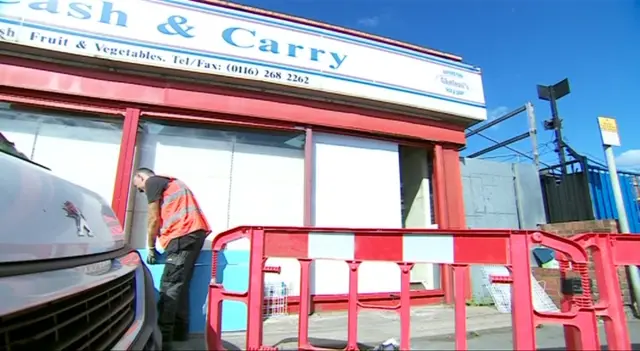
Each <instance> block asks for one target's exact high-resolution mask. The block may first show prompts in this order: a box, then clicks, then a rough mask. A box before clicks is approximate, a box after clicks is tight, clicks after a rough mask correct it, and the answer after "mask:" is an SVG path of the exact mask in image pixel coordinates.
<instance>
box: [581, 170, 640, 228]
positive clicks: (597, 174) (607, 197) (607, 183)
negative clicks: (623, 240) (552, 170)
mask: <svg viewBox="0 0 640 351" xmlns="http://www.w3.org/2000/svg"><path fill="white" fill-rule="evenodd" d="M587 169H588V178H589V192H590V195H591V202H592V203H593V212H594V216H595V218H596V219H618V211H617V210H616V205H615V202H614V199H613V190H612V189H611V178H610V176H609V171H607V170H606V169H604V168H602V167H599V166H592V165H590V166H589V167H588V168H587ZM618 179H619V180H620V188H621V190H622V199H623V200H624V207H625V209H626V210H627V217H628V220H629V229H630V230H631V232H632V233H638V232H640V207H639V203H638V200H640V192H639V190H640V188H639V186H638V185H639V181H640V173H632V172H620V171H618Z"/></svg>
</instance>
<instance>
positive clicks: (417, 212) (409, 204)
mask: <svg viewBox="0 0 640 351" xmlns="http://www.w3.org/2000/svg"><path fill="white" fill-rule="evenodd" d="M399 159H400V180H401V190H400V191H401V201H402V206H401V208H402V227H403V228H437V226H436V224H435V216H434V212H433V191H432V188H433V187H432V181H431V180H432V179H433V177H432V167H431V165H432V163H431V160H432V155H431V153H430V152H429V150H428V149H427V148H426V147H415V146H406V145H401V146H400V148H399ZM411 288H412V290H433V289H438V288H440V265H438V264H430V263H417V264H416V265H415V266H414V267H413V269H412V270H411Z"/></svg>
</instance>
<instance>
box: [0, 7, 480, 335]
mask: <svg viewBox="0 0 640 351" xmlns="http://www.w3.org/2000/svg"><path fill="white" fill-rule="evenodd" d="M0 49H1V52H0V132H1V133H2V134H3V135H5V137H7V138H8V139H10V140H11V141H13V142H14V143H15V144H16V146H17V148H18V149H19V150H20V151H21V152H23V153H24V154H25V155H27V156H28V157H29V158H31V159H32V160H33V161H35V162H38V163H41V164H43V165H45V166H47V167H49V168H51V169H52V171H53V172H55V173H57V174H59V175H60V176H62V177H64V178H67V179H69V180H71V181H74V182H76V183H77V184H80V185H83V186H85V187H87V188H89V189H91V190H93V191H95V192H96V193H98V194H100V195H101V196H103V197H104V198H105V199H109V200H112V204H113V208H114V210H115V212H116V214H117V215H118V217H119V218H120V219H121V220H122V221H123V223H124V224H125V227H126V230H127V233H128V235H129V239H130V242H131V243H132V245H134V246H136V247H138V248H140V249H144V247H145V239H144V236H145V232H146V213H145V210H146V205H145V202H144V198H143V197H141V196H140V195H137V194H136V193H135V192H132V191H131V187H130V181H131V176H132V171H133V170H134V169H135V168H136V167H149V168H152V169H154V170H155V171H156V172H157V173H160V174H167V175H171V176H175V177H178V178H180V179H182V180H184V181H185V182H186V183H187V184H188V185H189V186H190V187H191V188H192V189H193V191H194V192H195V194H196V196H197V198H198V200H199V202H200V203H201V205H202V207H203V210H204V211H205V213H206V215H207V217H208V218H209V221H210V222H211V224H212V226H213V229H214V232H215V233H217V232H221V231H224V230H226V229H229V228H232V227H235V226H238V225H253V224H256V225H281V226H303V225H304V226H325V227H368V228H376V227H379V228H398V227H436V226H438V227H440V228H452V229H455V228H465V223H464V207H463V202H462V201H463V200H462V184H461V176H460V166H459V153H458V150H459V148H460V147H461V146H463V145H464V143H465V137H464V130H465V128H466V127H467V126H469V125H471V124H473V123H477V122H478V121H481V120H484V119H485V118H486V110H485V106H484V94H483V88H482V80H481V75H480V70H479V69H478V68H477V67H474V66H472V65H468V64H464V63H462V62H461V59H460V58H459V57H456V56H454V55H450V54H445V53H441V52H437V51H434V50H430V49H425V48H420V47H415V46H413V45H409V44H405V43H400V42H396V41H393V40H389V39H385V38H380V37H375V36H371V35H368V34H364V33H360V32H355V31H351V30H347V29H344V28H338V27H334V26H330V25H326V24H322V23H316V22H312V21H307V20H304V19H300V18H293V17H289V16H285V15H281V14H276V13H271V12H267V11H262V10H258V9H253V8H246V7H244V6H240V5H235V4H230V3H226V2H216V1H214V2H209V3H201V2H195V1H187V0H163V1H158V0H135V1H132V0H111V1H98V0H82V1H68V0H49V1H35V0H0ZM438 245H453V244H452V243H451V242H441V243H439V244H438ZM317 248H318V250H320V251H322V250H328V249H331V247H330V244H327V243H322V242H318V243H317ZM248 249H249V248H248V243H247V242H236V243H233V245H230V246H229V247H228V248H227V252H226V253H225V255H226V261H227V262H226V266H227V267H228V269H229V272H232V271H233V272H235V273H233V274H226V275H225V279H226V281H225V282H224V283H225V284H226V285H227V286H228V287H230V288H231V289H233V288H234V287H236V288H238V289H242V287H243V286H246V274H247V273H246V264H247V260H248V255H247V254H248ZM210 257H211V256H210V254H209V253H203V255H202V257H201V259H200V263H199V267H200V268H198V269H199V271H200V275H199V277H197V278H196V280H195V281H194V283H193V284H194V286H196V287H194V288H193V290H194V293H193V295H194V301H195V302H193V304H194V305H195V304H197V303H198V302H199V303H200V305H201V304H202V301H203V299H204V294H206V285H207V283H208V276H209V269H210ZM268 264H269V265H279V266H281V267H282V273H281V274H280V275H278V276H274V277H267V279H276V278H277V280H279V281H283V282H285V283H286V284H287V286H289V287H290V291H289V295H290V297H289V299H288V301H289V309H290V310H291V311H295V310H296V305H297V300H296V296H297V294H298V290H299V284H300V282H299V268H298V263H297V262H296V261H292V260H285V259H278V258H272V259H270V260H269V262H268ZM154 269H155V270H156V271H158V272H159V270H161V268H159V267H156V268H154ZM234 269H235V271H234ZM242 272H245V273H242ZM243 274H244V276H243ZM360 277H361V281H360V286H359V289H360V293H361V294H362V298H363V299H365V300H368V301H370V302H375V303H387V302H389V301H391V300H392V299H393V296H394V292H397V291H399V282H400V278H399V270H398V267H397V265H395V264H393V263H365V264H363V266H362V271H361V275H360ZM243 279H244V280H243ZM347 279H348V276H347V267H346V264H345V263H344V262H332V261H319V262H317V264H316V265H315V267H314V274H313V279H312V280H313V281H312V282H311V291H312V294H313V295H314V296H313V301H314V306H315V308H316V309H340V308H344V307H345V306H346V301H347V300H346V293H347V288H348V284H347ZM412 279H413V280H414V288H415V291H413V292H412V296H413V299H414V302H415V303H416V304H421V303H422V304H424V303H441V302H443V301H445V300H448V299H450V294H451V287H450V280H449V270H448V269H447V267H441V266H440V265H422V266H416V267H415V268H414V270H413V273H412ZM198 287H201V288H198ZM235 308H236V307H233V306H232V307H230V309H235ZM238 311H239V310H238ZM238 311H236V312H238ZM229 318H231V317H229ZM200 319H202V318H201V316H200ZM236 322H237V321H236V320H235V319H234V320H229V321H228V322H226V327H225V328H226V329H227V330H230V329H238V328H237V327H236V325H237V324H238V323H240V322H241V321H240V322H238V323H236ZM240 324H241V323H240ZM194 328H195V329H196V330H197V329H198V328H201V326H198V325H197V323H196V326H195V327H194Z"/></svg>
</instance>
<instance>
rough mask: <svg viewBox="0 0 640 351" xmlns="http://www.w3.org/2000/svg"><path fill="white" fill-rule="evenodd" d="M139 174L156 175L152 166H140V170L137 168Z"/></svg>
mask: <svg viewBox="0 0 640 351" xmlns="http://www.w3.org/2000/svg"><path fill="white" fill-rule="evenodd" d="M136 173H137V174H145V175H148V176H149V177H152V176H154V175H156V174H155V173H154V172H153V171H152V170H151V168H146V167H140V168H138V170H136Z"/></svg>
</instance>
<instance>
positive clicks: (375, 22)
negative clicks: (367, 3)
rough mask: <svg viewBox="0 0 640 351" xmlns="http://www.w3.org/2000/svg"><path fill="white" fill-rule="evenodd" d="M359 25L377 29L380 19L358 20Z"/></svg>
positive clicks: (374, 17)
mask: <svg viewBox="0 0 640 351" xmlns="http://www.w3.org/2000/svg"><path fill="white" fill-rule="evenodd" d="M358 24H359V25H361V26H363V27H377V26H378V25H379V24H380V17H378V16H373V17H363V18H360V19H359V20H358Z"/></svg>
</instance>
